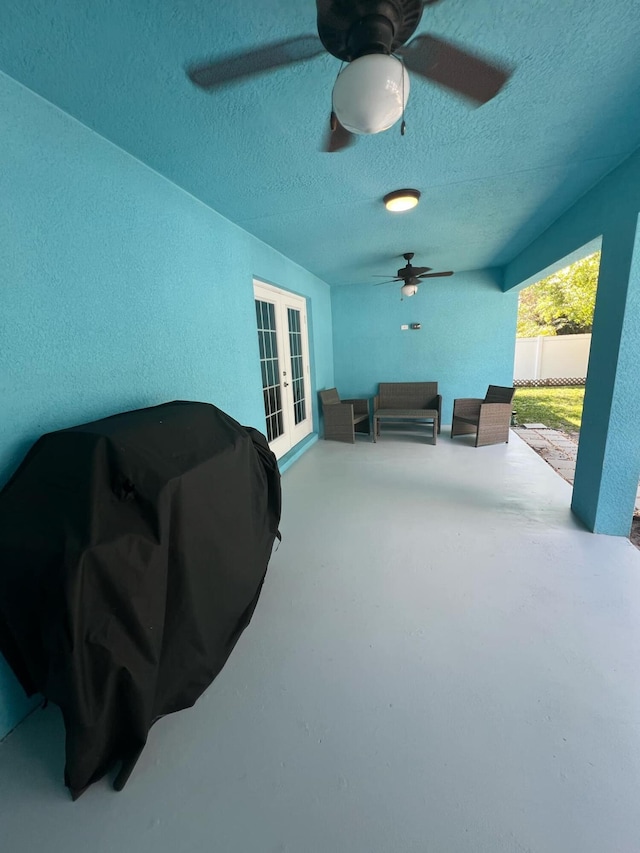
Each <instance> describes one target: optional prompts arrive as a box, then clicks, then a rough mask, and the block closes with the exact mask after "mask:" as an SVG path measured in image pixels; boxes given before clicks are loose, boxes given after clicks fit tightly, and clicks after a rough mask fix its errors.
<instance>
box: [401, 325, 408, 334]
mask: <svg viewBox="0 0 640 853" xmlns="http://www.w3.org/2000/svg"><path fill="white" fill-rule="evenodd" d="M408 328H409V326H407V324H406V323H405V324H404V326H400V331H401V332H406V331H407V329H408Z"/></svg>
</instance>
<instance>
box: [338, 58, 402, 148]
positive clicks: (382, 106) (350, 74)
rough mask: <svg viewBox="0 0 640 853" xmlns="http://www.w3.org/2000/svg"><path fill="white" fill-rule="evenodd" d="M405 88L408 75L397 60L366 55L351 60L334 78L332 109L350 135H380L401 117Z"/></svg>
mask: <svg viewBox="0 0 640 853" xmlns="http://www.w3.org/2000/svg"><path fill="white" fill-rule="evenodd" d="M403 81H404V82H403ZM409 85H410V84H409V75H408V74H407V72H406V70H405V67H404V65H403V64H402V62H400V60H399V59H396V58H395V57H393V56H385V54H382V53H370V54H367V55H365V56H361V57H359V58H358V59H354V60H353V62H350V63H349V64H348V65H347V66H346V68H344V69H343V70H342V71H341V72H340V74H339V75H338V79H337V80H336V82H335V85H334V87H333V110H334V112H335V114H336V116H337V117H338V121H339V122H340V124H341V125H342V126H343V127H344V128H345V129H346V130H349V131H350V132H351V133H360V134H367V133H381V132H382V131H383V130H388V129H389V128H390V127H391V126H392V125H394V124H395V123H396V122H397V121H398V119H399V118H400V117H401V116H402V113H403V111H404V108H405V106H406V103H407V99H408V97H409Z"/></svg>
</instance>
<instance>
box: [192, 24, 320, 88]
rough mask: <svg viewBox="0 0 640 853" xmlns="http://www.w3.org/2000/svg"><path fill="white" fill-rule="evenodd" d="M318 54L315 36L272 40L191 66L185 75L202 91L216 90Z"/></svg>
mask: <svg viewBox="0 0 640 853" xmlns="http://www.w3.org/2000/svg"><path fill="white" fill-rule="evenodd" d="M321 53H325V49H324V47H323V46H322V42H321V41H320V39H319V38H318V37H317V36H298V37H297V38H292V39H285V40H284V41H275V42H272V43H271V44H268V45H265V47H259V48H257V49H256V50H247V51H244V52H242V53H231V54H229V55H228V56H224V57H222V58H221V59H216V60H214V61H213V62H204V63H201V64H199V65H192V66H190V67H189V68H188V69H187V75H188V77H189V79H190V80H191V82H192V83H195V85H196V86H199V87H200V88H201V89H215V88H216V87H217V86H223V85H225V84H226V83H233V82H234V81H236V80H241V79H242V78H243V77H251V76H252V75H254V74H262V73H264V72H265V71H271V70H272V69H274V68H281V67H283V66H285V65H292V64H293V63H295V62H302V61H304V60H305V59H313V57H314V56H319V55H320V54H321Z"/></svg>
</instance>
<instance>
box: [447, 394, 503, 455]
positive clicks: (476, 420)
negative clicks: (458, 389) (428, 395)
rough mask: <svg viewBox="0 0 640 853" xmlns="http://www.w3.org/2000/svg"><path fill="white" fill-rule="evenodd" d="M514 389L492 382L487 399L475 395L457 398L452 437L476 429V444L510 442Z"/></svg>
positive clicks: (454, 404) (454, 406)
mask: <svg viewBox="0 0 640 853" xmlns="http://www.w3.org/2000/svg"><path fill="white" fill-rule="evenodd" d="M514 393H515V388H504V387H503V386H501V385H489V390H488V391H487V394H486V396H485V398H484V400H480V399H478V398H475V397H460V398H458V399H457V400H454V401H453V418H452V421H451V438H453V437H454V436H456V435H466V434H468V433H473V432H475V434H476V447H482V446H484V445H486V444H499V443H500V442H503V441H504V442H508V441H509V424H510V423H511V403H512V400H513V395H514Z"/></svg>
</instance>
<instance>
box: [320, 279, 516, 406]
mask: <svg viewBox="0 0 640 853" xmlns="http://www.w3.org/2000/svg"><path fill="white" fill-rule="evenodd" d="M501 283H502V279H501V275H500V271H498V270H477V271H474V272H465V273H459V274H456V275H454V276H453V277H451V278H443V279H435V280H432V281H428V282H425V283H424V284H422V285H421V286H420V289H419V291H418V293H417V294H416V295H415V296H413V297H411V298H410V299H405V300H403V301H400V287H399V286H397V285H383V286H381V287H373V286H367V287H363V286H353V287H336V288H333V290H332V295H331V298H332V305H333V329H334V331H333V335H334V364H335V379H336V386H337V388H338V390H339V392H340V394H341V395H342V396H345V397H351V396H354V397H355V396H361V395H373V394H375V393H376V391H377V386H378V383H379V382H401V381H404V382H420V381H433V380H435V381H437V382H438V390H439V391H440V393H441V394H442V397H443V400H442V405H443V411H442V419H443V422H444V423H451V410H452V406H453V400H454V398H455V397H478V396H483V395H484V393H485V391H486V390H487V385H489V384H490V383H491V384H494V385H511V383H512V381H513V359H514V349H515V330H516V319H517V311H518V295H517V293H515V292H513V293H503V291H502V289H501ZM411 323H420V324H421V325H422V328H421V329H420V330H419V331H413V330H411V329H409V331H401V329H400V327H401V326H402V325H404V324H409V325H410V324H411Z"/></svg>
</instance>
